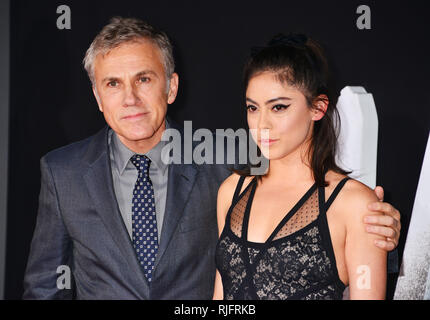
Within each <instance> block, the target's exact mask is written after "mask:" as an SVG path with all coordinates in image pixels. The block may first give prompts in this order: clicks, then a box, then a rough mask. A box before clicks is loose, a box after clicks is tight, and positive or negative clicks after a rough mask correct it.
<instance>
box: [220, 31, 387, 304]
mask: <svg viewBox="0 0 430 320" xmlns="http://www.w3.org/2000/svg"><path fill="white" fill-rule="evenodd" d="M244 80H245V91H246V108H247V119H248V126H249V128H250V129H251V133H252V138H253V139H254V141H255V142H256V143H257V145H258V147H259V148H260V150H261V152H262V153H263V155H264V156H265V157H266V158H267V159H268V160H269V168H268V170H267V172H266V174H265V175H263V176H252V175H251V174H250V171H251V170H248V171H245V172H236V173H234V174H232V175H231V176H230V177H229V178H227V179H226V180H225V181H224V182H223V184H222V185H221V187H220V189H219V191H218V226H219V232H220V238H219V241H218V244H217V248H216V264H217V269H218V271H217V275H216V280H215V290H214V298H215V299H220V298H224V299H341V298H342V294H343V291H344V289H345V288H346V286H348V285H349V290H350V298H351V299H384V298H385V289H386V288H385V286H386V255H387V253H386V251H385V250H383V249H381V248H378V247H376V246H375V245H374V242H375V240H378V239H382V237H381V236H378V235H375V234H369V233H366V232H365V230H364V228H363V223H362V221H363V218H364V216H366V215H368V214H370V212H369V211H368V208H367V204H368V203H369V202H374V201H377V200H378V199H377V198H376V196H375V194H374V192H373V190H371V189H369V188H368V187H367V186H365V185H364V184H362V183H360V182H358V181H356V180H353V179H350V178H349V177H347V176H346V174H347V173H348V172H346V171H344V170H342V169H341V168H340V167H339V166H337V165H336V162H335V153H336V144H337V136H336V132H335V128H334V127H333V117H336V116H337V111H336V101H335V99H334V97H333V95H332V93H331V91H330V89H329V71H328V67H327V61H326V58H325V56H324V54H323V51H322V49H321V47H320V46H319V45H318V44H317V43H316V42H315V41H314V40H312V39H309V38H307V37H306V36H304V35H299V34H291V35H289V36H284V35H278V36H276V37H275V38H274V39H272V40H271V42H270V43H269V44H268V46H267V47H263V48H259V49H258V50H256V52H254V53H253V55H252V56H251V57H250V58H249V61H248V62H247V64H246V66H245V72H244ZM265 132H266V133H267V132H268V137H267V136H265V135H264V134H265Z"/></svg>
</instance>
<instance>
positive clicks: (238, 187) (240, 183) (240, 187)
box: [232, 176, 246, 203]
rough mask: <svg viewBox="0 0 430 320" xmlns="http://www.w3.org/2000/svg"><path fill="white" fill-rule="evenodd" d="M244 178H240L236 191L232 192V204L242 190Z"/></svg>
mask: <svg viewBox="0 0 430 320" xmlns="http://www.w3.org/2000/svg"><path fill="white" fill-rule="evenodd" d="M245 178H246V176H240V178H239V181H238V182H237V186H236V190H234V195H233V201H232V202H233V203H234V202H235V201H236V199H237V197H239V194H240V190H242V186H243V182H244V181H245Z"/></svg>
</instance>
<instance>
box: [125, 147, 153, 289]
mask: <svg viewBox="0 0 430 320" xmlns="http://www.w3.org/2000/svg"><path fill="white" fill-rule="evenodd" d="M130 161H131V162H132V163H133V164H134V166H135V167H136V168H137V170H138V171H139V176H138V177H137V181H136V184H135V186H134V189H133V204H132V237H133V246H134V249H135V251H136V254H137V258H138V260H139V262H140V265H141V267H142V268H143V272H144V274H145V276H146V278H147V279H148V281H149V282H151V279H152V270H153V269H154V263H155V257H156V256H157V251H158V232H157V219H156V215H155V199H154V188H153V187H152V182H151V179H150V178H149V165H150V163H151V160H150V159H149V158H148V157H146V156H144V155H139V154H135V155H134V156H132V157H131V159H130Z"/></svg>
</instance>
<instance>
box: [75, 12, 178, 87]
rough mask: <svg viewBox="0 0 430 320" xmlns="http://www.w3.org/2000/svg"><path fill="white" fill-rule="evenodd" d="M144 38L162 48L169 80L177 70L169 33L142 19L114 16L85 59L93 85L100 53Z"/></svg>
mask: <svg viewBox="0 0 430 320" xmlns="http://www.w3.org/2000/svg"><path fill="white" fill-rule="evenodd" d="M142 39H146V40H148V39H149V40H151V41H152V42H153V43H154V44H155V45H157V46H158V48H159V49H160V51H161V53H162V56H163V64H164V70H165V73H166V78H167V81H169V80H170V78H171V76H172V74H173V72H174V71H175V61H174V60H173V50H172V44H171V42H170V40H169V38H168V37H167V35H166V34H165V33H164V32H163V31H160V30H157V29H156V28H154V27H153V26H151V25H149V24H148V23H146V22H144V21H142V20H140V19H136V18H122V17H114V18H112V19H111V20H110V22H109V24H108V25H106V26H104V27H103V29H102V30H101V31H100V33H99V34H98V35H97V36H96V37H95V39H94V40H93V42H92V43H91V45H90V47H89V48H88V50H87V52H86V54H85V58H84V60H83V64H84V68H85V70H86V71H87V73H88V76H89V78H90V80H91V83H92V84H93V86H94V85H95V78H94V60H95V58H96V56H97V55H98V54H102V55H105V54H107V53H108V52H109V51H111V50H112V49H115V48H116V47H118V46H120V45H121V44H123V43H126V42H135V41H139V40H142Z"/></svg>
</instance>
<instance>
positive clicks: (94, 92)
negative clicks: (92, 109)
mask: <svg viewBox="0 0 430 320" xmlns="http://www.w3.org/2000/svg"><path fill="white" fill-rule="evenodd" d="M92 89H93V94H94V97H96V100H97V104H98V106H99V110H100V112H103V107H102V104H101V103H100V98H99V95H98V94H97V89H96V87H95V86H94V85H93V86H92Z"/></svg>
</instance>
